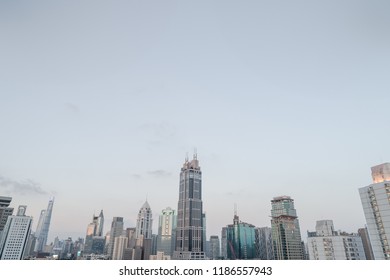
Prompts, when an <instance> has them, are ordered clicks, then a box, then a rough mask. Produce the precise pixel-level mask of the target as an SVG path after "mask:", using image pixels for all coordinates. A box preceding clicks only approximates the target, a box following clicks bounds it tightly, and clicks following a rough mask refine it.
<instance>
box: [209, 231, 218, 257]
mask: <svg viewBox="0 0 390 280" xmlns="http://www.w3.org/2000/svg"><path fill="white" fill-rule="evenodd" d="M208 257H209V258H210V259H211V260H218V259H219V258H220V257H221V250H220V246H219V236H218V235H211V236H210V248H209V256H208Z"/></svg>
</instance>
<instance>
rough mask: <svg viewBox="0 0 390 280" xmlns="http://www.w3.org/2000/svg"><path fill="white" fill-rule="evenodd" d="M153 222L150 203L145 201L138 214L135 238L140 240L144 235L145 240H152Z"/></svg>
mask: <svg viewBox="0 0 390 280" xmlns="http://www.w3.org/2000/svg"><path fill="white" fill-rule="evenodd" d="M152 222H153V220H152V209H150V205H149V203H148V201H145V203H144V205H142V207H141V209H140V210H139V212H138V218H137V226H136V233H135V237H136V238H139V237H140V236H141V235H143V238H145V239H150V238H152Z"/></svg>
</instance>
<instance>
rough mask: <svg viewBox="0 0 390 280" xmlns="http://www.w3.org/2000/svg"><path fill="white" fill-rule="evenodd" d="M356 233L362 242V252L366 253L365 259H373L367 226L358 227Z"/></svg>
mask: <svg viewBox="0 0 390 280" xmlns="http://www.w3.org/2000/svg"><path fill="white" fill-rule="evenodd" d="M358 235H359V236H360V237H361V239H362V242H363V249H364V254H365V255H366V260H373V259H374V253H373V252H372V247H371V241H370V237H369V236H368V230H367V228H359V229H358Z"/></svg>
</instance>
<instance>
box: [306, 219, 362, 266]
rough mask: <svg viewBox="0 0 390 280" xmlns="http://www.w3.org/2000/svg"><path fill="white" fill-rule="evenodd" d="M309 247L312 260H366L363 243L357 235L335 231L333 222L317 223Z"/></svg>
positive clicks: (308, 240) (309, 238)
mask: <svg viewBox="0 0 390 280" xmlns="http://www.w3.org/2000/svg"><path fill="white" fill-rule="evenodd" d="M308 235H309V236H308V238H307V247H308V250H309V258H310V260H365V259H366V255H365V253H364V248H363V242H362V239H361V237H360V236H359V235H357V234H347V233H344V232H340V231H335V230H334V227H333V221H331V220H322V221H317V224H316V231H315V232H309V233H308Z"/></svg>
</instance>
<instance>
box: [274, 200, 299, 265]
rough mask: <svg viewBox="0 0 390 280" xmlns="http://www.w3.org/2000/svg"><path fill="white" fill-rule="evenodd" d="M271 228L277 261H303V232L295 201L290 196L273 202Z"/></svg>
mask: <svg viewBox="0 0 390 280" xmlns="http://www.w3.org/2000/svg"><path fill="white" fill-rule="evenodd" d="M271 205H272V210H271V228H272V241H273V250H274V255H275V259H276V260H303V259H304V255H303V248H302V240H301V232H300V228H299V221H298V217H297V212H296V210H295V208H294V200H293V199H291V197H289V196H279V197H274V199H273V200H271Z"/></svg>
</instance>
